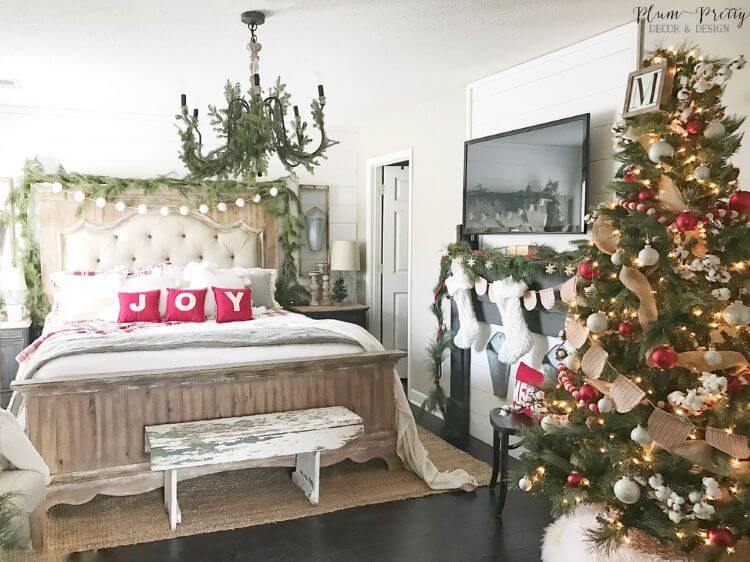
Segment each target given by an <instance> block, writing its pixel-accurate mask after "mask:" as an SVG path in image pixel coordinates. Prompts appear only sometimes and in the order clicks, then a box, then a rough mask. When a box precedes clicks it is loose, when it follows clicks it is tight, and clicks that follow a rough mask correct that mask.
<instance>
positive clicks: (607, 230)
mask: <svg viewBox="0 0 750 562" xmlns="http://www.w3.org/2000/svg"><path fill="white" fill-rule="evenodd" d="M591 241H592V242H593V243H594V246H596V247H597V248H599V251H601V252H604V253H605V254H608V255H612V254H614V253H615V252H616V251H617V245H618V244H619V243H620V231H619V230H617V228H615V225H614V224H613V223H612V219H610V218H609V217H606V216H604V215H599V216H598V217H597V218H596V220H595V221H594V225H593V226H592V227H591Z"/></svg>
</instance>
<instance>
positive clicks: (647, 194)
mask: <svg viewBox="0 0 750 562" xmlns="http://www.w3.org/2000/svg"><path fill="white" fill-rule="evenodd" d="M655 195H656V194H655V193H654V190H653V189H648V188H646V189H641V190H640V191H639V192H638V201H640V202H641V203H643V202H644V201H648V200H650V199H653V198H654V196H655Z"/></svg>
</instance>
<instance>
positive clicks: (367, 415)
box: [19, 353, 399, 474]
mask: <svg viewBox="0 0 750 562" xmlns="http://www.w3.org/2000/svg"><path fill="white" fill-rule="evenodd" d="M398 357H399V356H398V355H394V354H387V353H383V354H382V355H381V356H379V357H374V358H371V363H370V364H359V363H358V359H357V356H356V355H355V356H352V357H351V359H349V361H351V362H352V363H353V365H347V364H346V361H347V360H346V359H341V360H340V361H337V362H335V365H334V364H332V363H330V362H329V363H326V362H324V361H321V362H319V363H320V366H316V367H313V366H312V364H311V368H309V369H306V370H305V369H301V370H298V369H296V368H290V365H292V363H285V364H280V365H279V366H278V367H277V369H278V374H276V375H270V374H266V375H264V376H257V375H256V374H255V373H254V372H253V371H252V369H248V372H247V373H246V375H245V376H244V377H243V376H241V375H239V374H237V373H234V372H233V373H232V375H231V377H227V378H226V379H225V380H216V379H215V378H214V379H206V380H200V382H193V383H189V382H186V379H185V378H183V377H181V376H175V382H174V383H171V384H170V383H169V382H167V381H165V380H164V379H160V380H159V382H158V383H154V384H151V385H146V384H145V383H143V382H142V381H141V383H139V384H134V383H133V380H134V379H131V380H127V378H126V377H121V378H119V379H116V380H115V381H114V382H113V381H110V382H109V383H108V384H107V385H104V386H100V385H93V386H91V387H90V388H89V387H88V386H86V385H84V386H81V384H80V382H78V383H76V384H71V393H70V394H65V393H64V392H62V390H61V387H60V385H59V384H57V385H53V386H44V385H30V386H26V387H23V386H22V387H20V388H19V392H21V393H23V392H24V391H25V390H27V389H29V390H30V391H31V392H30V394H29V395H28V396H25V397H24V399H25V400H26V405H27V428H28V435H29V438H30V439H31V440H32V442H33V443H34V445H35V446H36V447H37V449H38V450H39V452H40V453H41V454H42V457H43V458H44V459H45V461H46V462H47V463H48V464H49V466H50V469H51V470H52V472H53V474H65V473H71V472H78V471H88V470H97V469H105V468H111V467H118V466H125V465H133V464H138V463H145V462H147V461H148V456H147V455H146V454H145V441H144V427H146V426H148V425H161V424H166V423H178V422H189V421H196V420H205V419H214V418H227V417H232V416H248V415H255V414H265V413H271V412H283V411H289V410H300V409H307V408H320V407H328V406H343V407H346V408H349V409H350V410H352V411H354V412H355V413H357V414H358V415H360V416H361V417H362V419H363V424H364V426H365V433H366V434H368V433H370V432H383V431H386V432H392V431H393V423H394V422H393V419H394V406H393V365H394V362H395V361H396V360H397V359H398ZM45 388H47V389H48V390H49V392H50V394H48V395H47V394H44V393H43V392H42V391H43V390H44V389H45Z"/></svg>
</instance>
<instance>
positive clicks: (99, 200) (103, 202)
mask: <svg viewBox="0 0 750 562" xmlns="http://www.w3.org/2000/svg"><path fill="white" fill-rule="evenodd" d="M94 204H95V205H96V206H97V207H99V208H100V209H103V208H104V207H106V206H107V200H106V199H105V198H104V197H97V198H96V200H95V201H94Z"/></svg>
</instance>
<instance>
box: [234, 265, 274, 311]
mask: <svg viewBox="0 0 750 562" xmlns="http://www.w3.org/2000/svg"><path fill="white" fill-rule="evenodd" d="M232 271H234V272H236V273H237V274H239V275H242V276H243V277H247V278H248V280H249V282H250V287H252V289H253V294H252V297H253V305H255V306H265V307H266V308H279V307H281V305H280V304H279V302H278V301H277V300H276V270H275V269H262V268H260V267H235V268H234V269H232Z"/></svg>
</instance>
